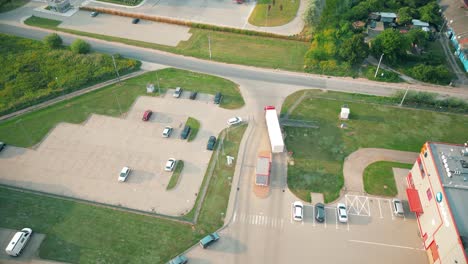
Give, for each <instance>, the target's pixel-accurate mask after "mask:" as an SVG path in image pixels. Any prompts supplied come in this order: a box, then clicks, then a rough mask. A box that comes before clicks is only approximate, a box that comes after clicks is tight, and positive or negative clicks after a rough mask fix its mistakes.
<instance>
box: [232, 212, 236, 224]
mask: <svg viewBox="0 0 468 264" xmlns="http://www.w3.org/2000/svg"><path fill="white" fill-rule="evenodd" d="M236 217H237V213H236V212H234V217H233V218H232V222H233V223H234V222H236Z"/></svg>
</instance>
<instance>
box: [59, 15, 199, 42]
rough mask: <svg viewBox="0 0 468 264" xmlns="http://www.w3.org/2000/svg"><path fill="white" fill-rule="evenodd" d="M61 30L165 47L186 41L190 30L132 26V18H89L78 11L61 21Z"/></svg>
mask: <svg viewBox="0 0 468 264" xmlns="http://www.w3.org/2000/svg"><path fill="white" fill-rule="evenodd" d="M61 20H63V23H62V24H60V27H62V28H68V29H75V30H80V31H85V32H91V33H96V34H103V35H108V36H115V37H120V38H127V39H134V40H140V41H145V42H149V43H157V44H162V45H166V46H177V45H178V44H179V42H180V41H185V40H188V39H189V38H190V37H191V36H192V34H190V33H189V30H190V28H188V27H182V26H177V25H170V24H165V23H156V22H152V21H147V20H141V21H140V22H139V23H138V24H132V18H128V17H119V16H112V15H107V14H99V15H98V16H96V17H90V12H87V11H79V12H77V13H76V14H75V15H73V16H71V17H69V18H64V19H61Z"/></svg>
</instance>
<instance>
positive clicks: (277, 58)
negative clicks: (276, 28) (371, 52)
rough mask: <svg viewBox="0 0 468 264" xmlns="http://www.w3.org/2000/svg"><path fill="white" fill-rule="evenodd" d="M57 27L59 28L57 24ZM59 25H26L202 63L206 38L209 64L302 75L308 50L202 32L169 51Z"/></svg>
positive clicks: (41, 21)
mask: <svg viewBox="0 0 468 264" xmlns="http://www.w3.org/2000/svg"><path fill="white" fill-rule="evenodd" d="M57 23H58V24H57ZM60 23H61V22H60V21H57V20H52V21H51V20H50V19H45V18H38V17H31V18H28V19H26V20H25V24H27V25H30V26H37V27H42V28H48V29H53V30H57V31H62V32H68V33H71V34H75V35H80V36H87V37H92V38H97V39H103V40H107V41H113V42H121V43H124V44H128V45H133V46H139V47H145V48H151V49H157V50H164V51H167V52H171V53H176V54H182V55H185V56H191V57H196V58H201V59H210V57H209V47H208V38H210V43H211V53H212V60H214V61H220V62H227V63H233V64H241V65H249V66H257V67H264V68H275V69H276V68H278V69H284V70H291V71H303V66H304V55H305V53H306V52H307V49H308V48H309V43H308V42H301V41H294V40H283V39H276V38H266V37H258V36H247V35H242V34H235V33H226V32H217V31H210V30H204V29H195V28H192V29H190V33H191V34H192V37H190V39H189V40H187V41H181V42H180V43H179V44H178V45H177V46H176V47H169V46H164V45H158V44H154V43H148V42H143V41H137V40H130V39H124V38H118V37H112V36H105V35H100V34H94V33H88V32H83V31H77V30H71V29H65V28H60V27H58V25H59V24H60Z"/></svg>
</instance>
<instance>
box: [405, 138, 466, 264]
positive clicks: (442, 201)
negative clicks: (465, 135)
mask: <svg viewBox="0 0 468 264" xmlns="http://www.w3.org/2000/svg"><path fill="white" fill-rule="evenodd" d="M407 184H408V188H407V190H406V193H407V196H408V203H409V207H410V210H411V211H412V212H414V213H415V214H416V218H417V223H418V228H419V233H420V235H421V238H422V240H423V243H424V248H425V250H426V252H427V254H428V257H429V260H430V263H457V264H466V263H467V256H468V206H467V203H468V147H467V145H466V144H465V145H464V146H462V145H453V144H444V143H435V142H427V143H425V144H424V146H423V147H422V149H421V152H420V155H419V157H418V159H417V160H416V162H415V163H414V165H413V168H412V169H411V171H410V173H409V174H408V176H407Z"/></svg>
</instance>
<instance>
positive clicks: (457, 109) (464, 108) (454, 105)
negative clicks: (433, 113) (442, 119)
mask: <svg viewBox="0 0 468 264" xmlns="http://www.w3.org/2000/svg"><path fill="white" fill-rule="evenodd" d="M404 94H405V91H398V92H397V93H396V94H395V95H393V96H392V98H393V101H394V102H396V103H399V102H400V101H401V99H402V98H403V96H404ZM404 105H407V106H415V107H421V108H430V109H431V110H437V111H446V112H454V113H468V103H467V102H466V101H464V100H462V99H459V98H455V97H449V98H445V99H441V100H440V99H437V94H434V93H428V92H415V91H409V92H408V93H407V94H406V97H405V101H404Z"/></svg>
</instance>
